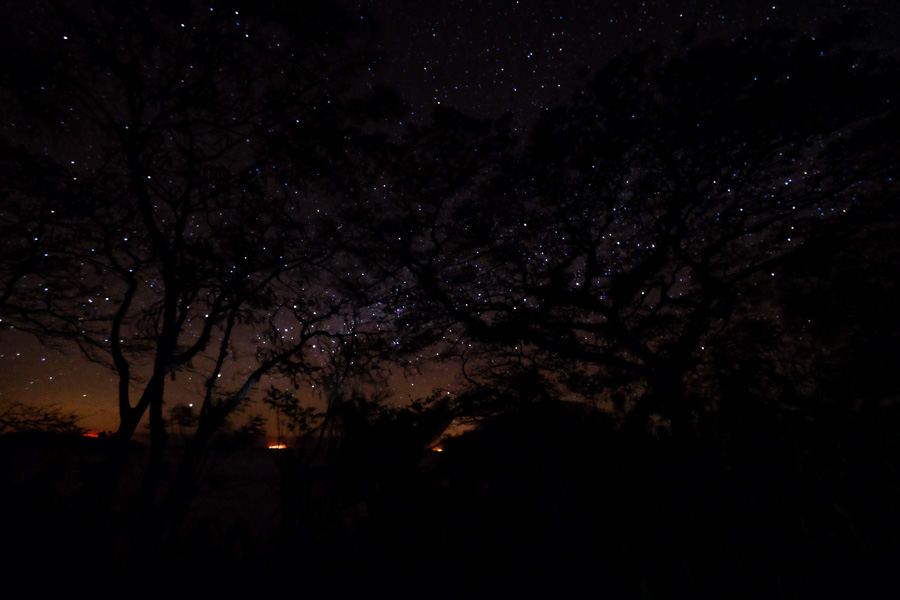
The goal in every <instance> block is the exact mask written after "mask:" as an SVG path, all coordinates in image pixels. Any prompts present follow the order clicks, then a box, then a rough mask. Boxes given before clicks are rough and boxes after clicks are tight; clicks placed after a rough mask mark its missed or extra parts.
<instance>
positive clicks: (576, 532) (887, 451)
mask: <svg viewBox="0 0 900 600" xmlns="http://www.w3.org/2000/svg"><path fill="white" fill-rule="evenodd" d="M897 416H898V415H897V411H896V407H885V408H881V409H878V410H872V411H849V412H848V411H841V410H838V409H827V408H824V407H822V408H818V409H810V410H802V411H797V412H791V413H787V414H783V413H782V414H779V415H776V414H771V413H770V414H766V413H765V412H763V411H755V413H752V412H751V413H746V414H742V415H735V417H734V419H733V420H731V421H729V422H723V423H721V424H720V425H721V426H720V428H719V435H718V436H716V437H714V438H707V439H695V440H692V441H684V440H682V441H679V440H675V439H671V438H669V439H660V438H657V437H651V436H640V437H636V436H634V435H632V434H629V433H627V432H626V431H624V430H622V429H617V428H615V427H614V426H613V423H612V421H611V420H610V419H609V417H608V416H606V415H604V414H602V413H600V412H598V411H595V410H592V409H589V408H586V407H585V406H582V405H572V404H566V403H563V404H560V403H542V402H538V403H534V404H528V405H526V406H523V407H521V409H519V410H514V411H509V412H508V413H506V414H505V415H504V416H503V417H500V418H497V419H494V420H492V421H490V422H486V423H484V424H483V425H482V426H481V427H479V428H476V429H475V430H472V431H470V432H468V433H466V434H464V435H461V436H459V437H456V438H452V439H448V440H445V442H444V443H443V446H442V449H443V452H436V451H435V450H433V449H428V448H425V447H423V446H422V445H421V444H418V443H417V442H416V431H415V427H412V426H411V427H410V428H409V429H407V430H406V431H404V430H403V428H402V427H398V425H397V421H398V419H397V415H396V414H395V415H394V416H393V417H390V418H384V417H377V416H373V417H372V418H371V419H368V420H367V421H366V422H365V425H362V421H359V420H358V419H357V420H356V421H355V423H356V424H355V425H354V426H352V427H351V428H350V429H349V430H345V432H344V434H342V437H340V438H339V439H338V438H334V439H331V440H330V444H329V447H330V450H328V451H327V453H326V455H325V456H324V457H323V458H321V459H313V460H312V462H310V461H309V460H307V459H309V458H310V453H309V449H308V448H307V451H306V452H305V453H304V452H301V451H300V450H297V449H294V450H283V451H270V450H266V449H264V448H262V447H260V446H258V445H251V446H244V447H242V448H240V449H238V448H235V447H230V448H228V447H225V446H221V447H219V448H218V449H217V450H216V451H215V452H214V453H213V455H212V456H211V459H212V461H213V463H215V464H213V468H211V469H209V470H208V471H207V472H206V475H205V476H204V477H202V478H201V483H202V485H201V489H202V491H200V492H198V494H197V497H196V501H195V504H194V506H193V511H194V514H193V517H192V518H191V519H190V520H189V522H188V523H186V524H185V526H184V528H183V530H182V531H181V532H179V533H178V535H177V536H175V537H174V538H167V537H166V536H165V535H161V534H159V532H153V531H147V529H146V528H147V526H148V524H149V523H150V521H151V520H152V517H151V516H150V515H147V514H145V513H142V512H141V510H140V503H139V502H137V500H136V496H137V489H138V487H139V486H137V485H136V481H132V483H133V484H135V485H133V486H132V487H131V489H130V491H129V488H128V479H127V477H126V478H125V480H124V483H123V487H122V488H121V495H120V497H119V498H118V499H117V502H116V503H115V504H114V506H113V507H112V508H111V509H108V510H97V509H96V507H95V506H92V501H93V500H92V498H91V497H90V495H89V493H88V490H89V489H90V486H89V485H88V483H89V479H90V477H91V475H92V473H94V472H95V471H96V469H97V465H98V464H99V461H100V459H101V457H102V450H103V449H102V445H103V443H104V441H103V440H92V439H86V438H75V437H68V438H65V437H57V436H34V435H23V436H19V437H14V436H4V437H3V438H0V442H2V461H3V462H2V467H3V471H2V473H3V479H2V486H3V487H2V494H0V497H2V502H3V506H2V509H3V514H4V515H5V521H6V522H5V523H4V544H5V546H6V547H8V548H11V549H14V552H13V555H14V558H12V559H10V560H8V561H7V564H6V565H5V567H6V568H7V569H9V572H11V573H18V574H22V575H24V574H28V579H27V580H28V581H30V582H32V583H31V584H30V585H31V586H33V587H32V589H34V590H38V589H41V588H42V587H43V586H45V585H56V584H60V585H63V586H66V587H68V586H72V585H75V584H76V583H77V584H78V585H79V586H80V587H82V589H90V590H93V591H94V592H96V593H99V594H101V595H102V594H103V593H104V591H111V590H113V589H115V587H116V586H117V585H123V584H124V583H125V582H126V581H131V583H130V584H129V587H130V591H129V595H136V596H143V597H162V596H165V595H167V594H168V593H170V591H171V590H173V589H176V590H177V589H180V588H179V587H178V586H182V585H190V586H197V589H202V590H204V591H206V592H209V593H213V592H216V593H222V594H223V595H224V596H225V597H237V596H238V595H241V594H243V593H244V592H246V593H254V594H263V595H267V594H271V593H274V591H276V590H284V589H291V590H293V591H295V592H296V593H297V594H307V593H314V592H326V593H333V594H338V595H344V594H349V593H351V592H359V593H375V592H376V591H386V592H392V593H401V594H403V595H417V596H419V595H426V596H429V597H435V596H437V597H459V596H475V597H479V596H488V595H493V594H494V593H504V594H505V593H523V594H526V595H529V596H530V595H533V594H540V595H545V596H547V597H551V596H556V595H558V594H560V593H574V592H576V591H589V593H590V594H591V595H593V596H596V597H610V598H648V597H649V598H673V597H708V598H721V597H756V598H779V597H786V598H815V597H826V598H827V597H832V598H837V597H850V596H857V595H860V594H863V595H867V596H869V597H881V596H879V595H878V593H888V592H889V591H890V590H891V589H897V588H896V586H897V584H898V583H900V582H898V580H897V572H896V569H895V568H894V567H895V565H896V564H897V560H898V559H900V512H898V510H897V506H898V505H900V472H898V461H897V457H898V456H900V452H898V450H900V448H898V435H897V432H898V431H900V428H898V425H900V421H898V418H897ZM404 434H405V435H404ZM107 443H108V441H107ZM129 452H130V453H131V460H132V461H134V462H135V463H141V462H142V461H144V462H145V461H146V454H147V452H146V450H145V449H143V448H142V447H138V446H133V447H132V448H130V450H129ZM226 457H227V458H226ZM222 459H224V460H222ZM217 461H218V462H217ZM133 466H134V467H135V468H137V471H140V468H139V464H136V465H133ZM129 494H132V495H131V496H129ZM148 540H155V542H154V544H155V545H154V546H147V543H148ZM873 594H874V595H873Z"/></svg>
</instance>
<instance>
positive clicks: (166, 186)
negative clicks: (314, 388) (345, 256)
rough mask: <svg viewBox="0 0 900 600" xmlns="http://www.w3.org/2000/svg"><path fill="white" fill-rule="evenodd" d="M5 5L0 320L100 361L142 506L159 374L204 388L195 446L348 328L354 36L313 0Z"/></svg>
mask: <svg viewBox="0 0 900 600" xmlns="http://www.w3.org/2000/svg"><path fill="white" fill-rule="evenodd" d="M10 10H12V11H13V12H14V13H15V14H14V15H12V17H13V18H12V19H11V20H10V21H9V22H11V23H12V22H14V23H16V25H17V27H16V29H15V31H10V32H9V36H8V37H7V38H5V43H6V44H8V47H7V48H6V50H7V51H10V50H11V49H13V48H14V49H15V50H16V52H17V53H18V54H19V55H21V56H22V57H23V58H22V60H21V61H18V62H16V63H15V64H13V65H11V68H10V69H9V70H8V72H7V73H6V75H5V79H4V82H3V83H4V86H3V87H4V94H5V97H6V98H8V99H9V105H10V108H11V112H10V116H11V118H10V123H8V124H7V125H6V127H5V129H4V146H3V147H4V152H5V153H6V154H7V155H8V156H11V157H13V158H15V159H16V161H15V163H14V164H15V165H16V169H14V170H11V171H9V172H8V173H7V174H6V175H4V177H5V179H6V181H5V183H8V184H9V192H8V193H9V197H10V200H11V201H12V202H10V203H9V204H8V206H9V209H8V210H7V209H6V208H4V211H3V222H2V224H3V227H4V228H6V229H11V230H18V234H17V235H15V236H11V238H10V239H9V241H7V240H6V239H4V244H5V245H6V244H9V246H10V249H11V250H13V251H11V252H10V253H9V254H8V255H6V256H4V271H3V277H4V280H3V282H2V284H3V286H4V292H3V303H2V305H0V306H2V310H3V312H4V320H5V322H7V323H10V324H11V325H13V326H16V327H18V328H20V329H24V330H26V331H31V332H34V333H37V334H39V335H41V336H42V339H44V340H46V341H49V342H51V343H56V344H60V345H63V344H68V345H73V344H74V345H77V347H78V348H79V349H80V350H81V352H82V353H83V354H84V355H85V356H87V357H88V358H90V359H91V360H95V361H98V362H100V363H102V364H105V365H108V366H110V367H111V368H112V369H113V370H114V372H115V373H116V375H117V377H118V408H119V417H120V426H119V429H118V431H117V433H116V436H117V437H119V438H122V439H128V438H130V437H131V436H132V434H133V433H134V432H135V430H136V428H137V427H138V424H139V422H140V421H141V419H142V418H143V417H144V416H145V415H146V414H149V418H150V429H151V434H152V440H153V444H152V451H151V455H152V457H153V458H152V460H151V463H150V464H151V467H150V469H149V470H148V476H147V480H146V482H147V486H146V488H147V494H148V496H152V490H153V488H154V486H155V481H156V480H157V479H158V476H159V469H160V465H161V462H162V450H163V448H164V446H165V440H166V429H165V422H164V417H163V402H164V399H165V396H166V387H167V384H166V380H167V378H170V379H171V380H172V381H175V380H176V378H177V377H179V376H183V377H185V378H186V379H189V380H193V381H196V382H197V383H196V384H194V387H193V389H194V393H198V394H201V397H202V398H203V400H202V404H201V408H200V410H199V414H198V429H197V441H198V444H199V445H201V446H202V445H203V444H205V443H206V442H208V441H209V437H210V435H211V433H212V432H213V431H214V430H215V429H216V427H218V425H219V424H221V423H222V422H223V421H224V419H225V418H226V417H227V416H228V415H229V414H230V413H231V412H233V411H234V410H235V409H236V408H238V407H239V406H240V405H242V403H244V402H245V401H246V400H247V397H248V394H249V392H250V391H251V390H252V389H253V387H254V386H255V385H256V383H257V382H258V381H259V380H260V378H261V377H263V376H265V375H266V374H267V373H269V372H272V371H273V370H275V369H276V368H281V369H283V370H284V372H285V373H287V374H288V375H291V376H294V377H302V376H304V374H305V375H308V376H314V372H315V370H316V365H317V364H318V363H317V361H319V362H321V359H320V358H317V357H320V356H321V355H322V352H323V351H324V348H323V347H322V345H321V344H318V345H317V344H316V343H315V342H316V341H317V340H318V339H319V338H322V339H327V340H329V342H328V343H329V344H332V345H335V348H332V349H331V350H330V351H337V350H336V348H338V347H340V344H339V343H337V342H338V338H340V339H346V338H347V336H351V335H357V336H359V335H361V332H362V329H363V328H362V327H361V326H360V325H358V324H356V325H352V326H351V325H348V323H350V322H351V321H353V316H354V314H356V312H358V311H359V307H358V305H359V303H360V302H363V301H364V300H365V298H361V297H351V296H349V295H348V294H349V293H350V292H351V291H358V289H359V288H360V286H357V285H355V283H356V282H355V281H353V283H354V286H352V288H353V289H352V290H351V286H350V284H349V283H348V280H350V281H352V278H351V277H348V275H349V274H347V273H346V271H345V272H344V274H343V275H341V268H339V267H338V266H339V265H340V262H341V257H340V237H339V236H338V235H335V232H336V231H337V228H336V226H335V225H334V224H332V223H330V222H328V220H329V217H328V204H327V202H328V200H327V198H329V197H331V196H333V194H334V186H333V185H332V183H331V182H330V179H329V175H330V172H329V171H330V169H331V166H330V165H331V164H332V163H334V162H335V160H336V159H335V157H336V156H337V155H338V153H339V152H340V146H341V140H342V139H343V137H342V131H343V130H344V129H345V128H347V127H349V126H350V125H353V126H358V122H359V118H358V115H357V114H356V112H355V109H354V108H352V107H351V105H350V104H349V103H347V102H342V101H341V98H342V97H343V96H345V95H346V94H348V93H349V92H350V91H353V90H351V89H350V86H349V84H348V83H347V81H349V80H348V79H347V78H346V77H345V75H346V74H347V73H349V72H351V71H352V70H353V69H356V68H358V67H359V66H360V65H361V64H362V62H363V61H364V60H365V48H364V47H363V42H362V41H364V40H365V37H366V35H367V31H366V30H365V26H364V25H360V24H357V21H358V20H351V19H349V18H347V17H346V15H344V14H343V13H342V12H341V11H340V10H338V9H337V8H331V7H328V6H326V5H324V4H322V3H316V2H311V3H301V4H288V3H276V4H271V5H269V4H267V5H266V6H257V5H254V4H252V3H244V2H235V3H230V4H229V6H228V10H225V9H224V8H216V7H214V9H210V8H208V7H206V6H200V5H198V4H196V3H189V4H188V5H186V6H184V7H174V6H173V5H170V4H166V3H158V4H152V5H148V6H127V7H126V6H120V5H119V4H118V3H115V2H105V1H104V0H96V1H92V2H80V3H75V4H72V5H65V6H64V5H59V4H57V3H54V2H48V3H38V4H35V5H29V6H28V7H17V8H12V9H10ZM348 40H355V42H352V43H351V42H349V41H348ZM361 40H362V41H361ZM317 346H318V347H317ZM169 385H171V383H170V384H169ZM190 455H191V452H187V453H186V456H190ZM187 470H188V471H190V468H188V469H187Z"/></svg>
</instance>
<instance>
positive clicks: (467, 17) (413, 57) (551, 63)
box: [0, 0, 900, 430]
mask: <svg viewBox="0 0 900 600" xmlns="http://www.w3.org/2000/svg"><path fill="white" fill-rule="evenodd" d="M355 10H356V12H357V14H359V15H360V18H361V19H373V20H375V21H376V23H377V24H378V27H379V33H378V36H379V37H378V39H379V42H378V45H379V51H380V53H381V55H382V58H381V59H380V60H379V61H377V62H376V63H374V64H372V65H371V67H370V68H371V71H370V72H369V76H370V77H371V80H372V81H374V82H377V83H380V84H383V85H386V86H388V87H391V88H395V89H397V90H399V91H400V93H401V94H402V95H403V96H404V98H405V99H406V101H407V102H408V106H409V110H410V114H409V115H408V116H407V117H405V119H406V121H407V122H413V123H418V122H422V121H424V120H426V119H427V117H428V115H429V114H430V113H431V111H432V110H433V109H434V108H435V107H437V106H441V107H445V108H446V107H449V108H455V109H458V110H461V111H464V112H467V113H470V114H472V115H476V116H479V117H488V116H497V115H501V114H503V113H505V112H512V113H513V115H514V117H515V120H514V123H515V127H516V128H518V129H528V127H529V125H530V124H531V123H532V122H533V121H534V119H535V117H536V116H537V115H538V114H539V113H540V111H541V110H543V109H545V108H547V107H551V106H553V105H554V104H556V103H558V102H560V101H561V100H565V99H566V98H568V97H569V96H570V95H571V94H572V92H573V91H574V90H575V88H576V86H577V84H578V81H579V77H580V76H582V75H584V74H585V73H590V72H595V71H596V70H598V69H600V68H602V67H603V66H604V65H605V64H606V63H607V62H608V61H609V60H610V59H612V58H613V57H615V56H617V55H619V54H620V53H622V52H627V51H631V50H636V49H640V48H644V47H647V46H649V45H655V46H658V47H660V48H661V49H662V51H663V53H664V54H672V53H675V52H676V51H677V49H678V48H679V47H682V46H683V44H685V43H686V42H691V43H693V42H697V41H705V40H711V39H725V40H728V39H731V38H733V37H734V36H739V35H741V32H742V31H744V30H746V29H748V28H757V27H763V26H772V25H775V26H784V27H789V28H791V29H793V30H796V31H799V32H801V33H809V34H813V33H815V32H816V31H817V29H818V27H819V26H820V25H821V24H822V23H824V22H827V21H830V20H834V19H835V18H839V17H841V16H844V15H847V14H850V13H853V12H856V11H864V12H865V15H866V20H867V22H868V23H870V24H871V25H872V26H873V27H874V35H873V36H871V37H870V38H869V42H867V43H869V44H871V45H872V46H874V48H873V49H878V50H881V51H883V52H885V53H892V54H894V53H896V50H897V49H898V48H897V46H896V45H895V44H896V42H895V41H894V40H895V39H896V36H895V34H896V32H897V31H898V30H900V5H898V3H897V2H896V1H894V0H868V1H854V0H847V1H844V2H841V1H839V0H822V1H818V0H799V1H790V2H774V3H773V1H769V2H761V1H757V0H749V1H744V2H733V1H720V2H712V1H707V2H704V1H699V0H698V1H667V0H656V1H653V0H647V1H644V2H641V1H638V0H619V1H608V2H600V1H596V2H584V1H566V2H562V1H559V2H557V1H551V0H518V1H516V0H496V1H486V0H478V1H473V0H440V1H435V2H420V1H414V0H390V1H389V0H379V1H373V2H360V3H358V7H357V8H356V9H355ZM6 26H8V25H4V27H6ZM11 60H15V58H14V57H4V62H8V61H11ZM423 368H424V369H425V370H426V372H428V371H429V368H428V365H427V364H426V365H424V367H423ZM435 370H437V371H440V368H438V369H434V368H432V369H430V371H435ZM435 382H439V383H438V385H446V386H448V387H450V388H452V375H451V376H448V375H446V374H443V375H442V374H441V373H437V374H433V373H432V374H431V375H428V376H424V377H420V378H419V379H418V380H416V383H417V385H416V386H415V388H414V387H412V385H411V383H405V382H403V381H402V380H401V379H399V378H396V379H395V380H394V390H393V394H394V396H395V397H396V398H404V397H416V396H420V395H426V394H427V393H428V392H429V391H430V390H431V387H432V386H433V385H435ZM184 383H185V382H184V379H183V377H182V376H181V375H179V381H178V385H171V386H170V387H169V388H168V389H167V393H168V394H169V396H168V402H170V403H172V402H176V401H179V400H181V399H182V398H179V394H184V393H185V392H184V391H183V390H184V389H185V388H188V387H190V385H184ZM419 390H421V391H419ZM115 394H116V388H115V377H114V375H113V374H112V373H110V372H109V371H107V370H105V369H103V368H102V367H100V366H98V365H95V364H90V363H87V362H86V361H84V360H83V359H82V358H81V357H80V356H79V355H78V354H77V353H74V352H72V353H69V354H67V355H66V354H60V353H58V352H56V351H53V350H50V349H46V348H43V347H42V346H41V345H39V344H38V343H37V342H35V341H34V340H32V339H30V338H28V337H25V336H22V335H21V334H18V333H16V332H10V331H8V330H3V331H0V402H7V401H25V402H30V403H35V404H48V403H58V404H61V405H63V406H65V407H67V408H71V409H74V410H77V411H78V412H79V414H81V415H83V416H84V417H85V419H84V421H83V425H84V426H86V427H89V428H98V429H109V430H111V429H114V428H115V427H116V424H117V418H118V417H117V414H116V410H115V403H114V398H115ZM183 400H184V401H190V400H191V396H190V395H186V396H185V397H184V398H183Z"/></svg>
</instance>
